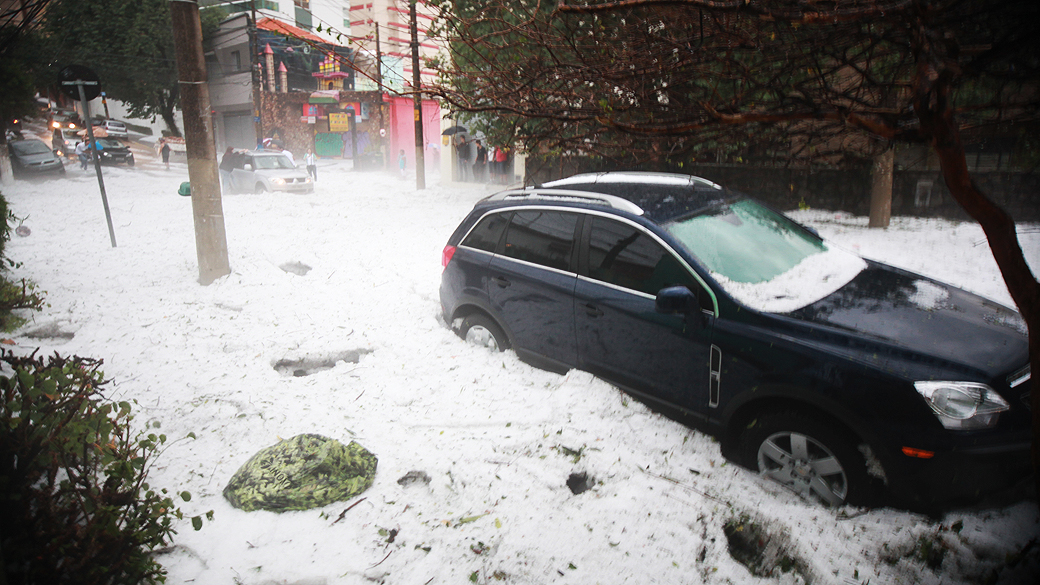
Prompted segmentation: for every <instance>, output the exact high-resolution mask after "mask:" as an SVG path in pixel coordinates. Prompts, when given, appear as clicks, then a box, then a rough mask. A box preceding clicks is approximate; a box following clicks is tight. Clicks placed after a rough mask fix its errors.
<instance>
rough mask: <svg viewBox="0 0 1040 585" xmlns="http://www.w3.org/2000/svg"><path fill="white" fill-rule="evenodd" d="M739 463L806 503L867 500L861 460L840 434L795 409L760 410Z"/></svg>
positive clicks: (867, 484)
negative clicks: (773, 411)
mask: <svg viewBox="0 0 1040 585" xmlns="http://www.w3.org/2000/svg"><path fill="white" fill-rule="evenodd" d="M740 457H741V461H742V462H743V463H744V464H745V465H747V466H748V467H750V468H751V469H755V470H758V472H759V473H760V474H762V475H763V476H765V477H767V478H769V479H771V480H773V481H776V482H777V483H780V484H781V485H783V486H784V487H786V488H788V489H790V490H791V491H793V492H795V493H796V494H798V495H799V496H801V497H802V498H804V499H806V500H809V501H822V502H823V503H825V504H827V505H830V506H841V505H844V504H846V503H852V504H869V503H870V500H871V497H870V493H871V491H872V490H871V481H870V478H869V477H868V476H867V472H866V469H867V464H866V460H865V459H864V457H863V455H862V454H861V453H860V452H859V451H858V450H857V449H856V447H855V446H854V445H853V443H852V441H850V440H849V439H848V438H847V437H846V434H845V433H842V432H841V431H840V430H838V429H837V428H835V427H833V426H831V425H830V424H828V423H826V422H824V421H820V420H818V419H817V417H810V416H808V415H806V414H804V413H801V412H797V411H787V412H777V413H768V414H762V415H760V416H758V417H757V419H756V420H754V421H753V426H752V427H751V428H750V429H749V430H748V431H747V433H746V434H745V436H744V438H743V440H742V441H741V448H740Z"/></svg>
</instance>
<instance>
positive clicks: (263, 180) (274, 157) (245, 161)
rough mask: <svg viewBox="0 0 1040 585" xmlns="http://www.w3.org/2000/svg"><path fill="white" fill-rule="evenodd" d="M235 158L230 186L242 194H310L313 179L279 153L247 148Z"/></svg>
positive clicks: (312, 189)
mask: <svg viewBox="0 0 1040 585" xmlns="http://www.w3.org/2000/svg"><path fill="white" fill-rule="evenodd" d="M238 154H240V155H241V157H239V158H238V159H237V161H236V166H235V168H234V169H232V171H231V182H232V185H233V189H234V190H235V191H238V192H243V193H263V192H265V191H286V192H289V193H312V192H314V182H313V181H311V177H310V175H308V174H307V172H306V171H305V170H303V169H299V168H297V167H296V165H294V164H293V163H292V162H291V161H290V160H289V157H287V156H285V155H284V154H282V153H280V152H267V151H261V150H257V151H247V152H243V153H238Z"/></svg>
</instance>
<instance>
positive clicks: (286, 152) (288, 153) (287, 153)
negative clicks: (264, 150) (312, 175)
mask: <svg viewBox="0 0 1040 585" xmlns="http://www.w3.org/2000/svg"><path fill="white" fill-rule="evenodd" d="M282 154H284V155H285V158H287V159H289V162H291V163H292V166H294V167H295V166H296V158H295V157H293V154H292V151H291V150H289V149H288V148H283V149H282Z"/></svg>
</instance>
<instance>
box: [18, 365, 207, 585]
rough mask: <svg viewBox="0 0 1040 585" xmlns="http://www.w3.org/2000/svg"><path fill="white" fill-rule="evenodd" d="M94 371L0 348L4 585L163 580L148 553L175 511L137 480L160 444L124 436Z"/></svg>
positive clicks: (125, 411)
mask: <svg viewBox="0 0 1040 585" xmlns="http://www.w3.org/2000/svg"><path fill="white" fill-rule="evenodd" d="M100 366H101V361H99V360H94V359H89V358H82V357H76V356H74V357H71V358H64V357H61V356H59V355H57V354H55V355H54V356H52V357H50V358H49V359H47V360H46V361H45V360H44V359H42V358H37V357H36V355H35V353H34V354H33V355H31V356H27V357H19V356H15V355H14V354H12V353H10V352H7V351H0V368H2V370H3V374H4V375H3V376H0V389H2V392H3V404H2V405H0V558H2V565H0V566H2V567H3V568H4V572H5V574H6V579H7V583H10V584H11V585H34V584H40V585H43V584H46V585H58V584H64V583H76V584H95V583H97V584H101V583H105V584H121V583H126V584H131V583H132V584H137V583H156V582H163V581H165V572H164V570H163V569H162V567H161V566H160V565H159V564H158V563H157V562H156V561H154V560H153V559H152V557H151V556H150V551H152V550H153V549H155V548H157V547H161V546H163V545H165V544H167V543H168V542H169V540H170V539H171V537H172V535H173V534H174V532H175V531H174V530H173V528H172V522H173V520H174V518H178V519H179V518H181V517H182V514H181V512H180V510H178V509H177V508H176V507H174V505H173V500H172V499H171V498H170V497H169V496H167V495H166V490H161V492H156V491H155V490H153V489H151V488H150V487H149V485H148V484H147V483H145V476H146V473H147V469H148V462H149V460H150V459H151V457H152V456H153V455H155V454H156V450H157V449H158V448H159V446H160V445H162V444H163V443H165V441H166V437H164V436H161V435H160V436H156V435H152V434H149V435H147V436H145V435H144V434H143V433H139V434H135V433H133V432H132V431H131V429H130V421H131V420H132V419H133V417H132V416H131V414H130V410H131V408H130V404H128V403H126V402H120V403H118V404H113V403H111V402H108V401H106V400H104V399H103V397H102V395H101V388H102V386H103V385H104V384H105V381H104V380H103V374H102V372H101V371H100V369H99V368H100ZM181 497H182V498H183V499H185V500H187V499H188V498H190V495H189V494H188V493H187V492H184V493H183V494H181ZM194 520H195V521H196V522H195V524H196V527H198V526H199V525H200V524H201V518H197V519H194ZM3 577H4V575H0V581H2V580H3Z"/></svg>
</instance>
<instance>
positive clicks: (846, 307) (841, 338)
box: [440, 173, 1031, 509]
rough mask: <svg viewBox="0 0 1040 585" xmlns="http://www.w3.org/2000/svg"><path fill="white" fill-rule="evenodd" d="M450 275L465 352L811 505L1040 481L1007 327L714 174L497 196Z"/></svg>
mask: <svg viewBox="0 0 1040 585" xmlns="http://www.w3.org/2000/svg"><path fill="white" fill-rule="evenodd" d="M443 265H444V272H443V275H442V281H441V288H440V297H441V306H442V310H443V314H444V318H445V320H446V321H447V323H449V324H450V325H451V327H452V328H453V329H454V330H456V332H457V333H459V334H460V335H461V336H463V337H464V338H467V339H471V340H474V341H477V342H483V343H487V344H488V345H490V346H492V347H497V348H498V349H506V348H512V349H514V350H515V351H516V352H517V354H518V355H519V356H520V357H521V358H523V359H525V360H526V361H529V362H531V363H534V364H536V365H540V366H543V367H549V368H556V369H566V368H580V369H583V370H586V371H589V372H591V373H593V374H595V375H597V376H600V377H602V378H604V379H605V380H608V381H610V382H612V383H614V384H616V385H618V386H619V387H621V388H622V389H624V390H625V391H627V392H629V393H631V394H633V395H635V396H637V397H639V398H641V399H643V400H644V401H646V402H648V403H650V404H652V405H655V406H658V407H662V408H663V410H665V411H666V412H668V413H674V414H675V415H676V416H677V417H679V418H681V419H682V420H684V421H685V422H687V423H689V424H691V425H692V426H695V427H698V428H702V429H704V430H707V431H709V432H711V433H713V434H715V435H716V436H718V437H719V438H720V439H721V443H722V449H723V453H724V454H725V455H726V456H727V457H728V458H730V459H732V460H735V461H736V462H738V463H740V464H742V465H745V466H747V467H749V468H751V469H754V470H758V471H759V472H761V473H762V474H763V475H765V476H767V477H769V478H771V479H774V480H776V481H778V482H780V483H782V484H784V485H785V486H787V487H789V488H791V489H792V490H794V491H795V492H797V493H799V494H800V495H802V496H803V497H806V498H808V499H819V500H822V501H824V502H826V503H828V504H833V505H840V504H844V503H853V504H874V503H891V504H896V505H901V506H906V507H911V508H914V507H917V508H922V509H924V508H930V507H931V506H936V505H948V504H951V503H955V502H963V501H972V500H977V499H978V497H979V496H981V495H983V494H986V493H991V492H993V491H997V490H1001V489H1003V488H1006V487H1008V486H1009V485H1012V484H1015V483H1017V482H1019V481H1020V480H1025V481H1028V479H1027V478H1028V477H1029V476H1030V474H1031V471H1030V457H1029V447H1030V440H1031V434H1030V416H1029V415H1030V413H1029V410H1028V407H1027V405H1028V404H1029V399H1028V395H1029V391H1030V386H1031V382H1030V370H1029V366H1028V354H1027V352H1028V342H1027V338H1026V334H1025V324H1024V322H1023V320H1022V319H1021V318H1020V317H1019V315H1018V314H1017V313H1016V312H1015V311H1013V310H1011V309H1008V308H1006V307H1004V306H1001V305H999V304H997V303H994V302H992V301H989V300H987V299H984V298H981V297H978V296H976V295H973V294H971V293H968V292H965V291H963V290H960V289H957V288H954V287H951V286H948V285H945V284H942V283H940V282H936V281H934V280H930V279H928V278H925V277H923V276H919V275H917V274H913V273H910V272H907V271H904V270H900V269H897V268H893V267H891V266H886V265H884V264H881V263H878V262H873V261H869V260H864V259H862V258H860V257H859V256H856V255H854V254H851V253H849V252H845V251H842V250H840V249H838V248H835V247H833V246H831V245H829V244H828V243H827V242H825V241H823V240H822V239H821V238H820V237H818V236H817V235H816V233H815V232H813V231H811V230H809V229H806V228H804V227H802V226H800V225H798V224H796V223H795V222H793V221H791V220H789V219H787V218H786V217H784V216H783V215H782V214H780V213H778V212H776V211H773V210H772V209H770V208H768V207H766V206H765V205H763V204H761V203H758V202H756V201H755V200H753V199H750V198H748V197H746V196H743V195H741V194H738V193H735V192H731V191H728V190H726V189H723V188H721V187H719V186H718V185H715V184H713V183H710V182H708V181H705V180H703V179H698V178H695V177H689V176H685V175H669V174H641V173H605V174H593V175H579V176H577V177H571V178H570V179H563V180H560V181H556V182H553V183H548V184H545V185H542V186H540V187H537V188H528V189H521V190H514V191H504V192H501V193H498V194H496V195H493V196H491V197H489V198H486V199H484V200H482V201H481V202H479V203H478V204H477V205H476V206H475V207H474V209H473V211H472V212H471V213H470V214H469V216H468V217H466V219H465V220H464V221H463V222H462V224H461V225H459V227H458V228H457V229H456V230H455V233H454V234H452V236H451V238H450V239H449V240H448V245H447V246H446V247H445V249H444V253H443Z"/></svg>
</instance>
